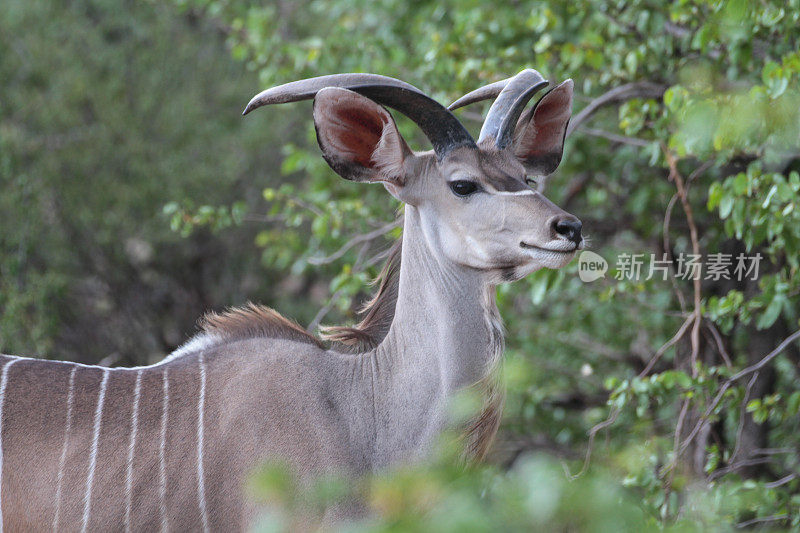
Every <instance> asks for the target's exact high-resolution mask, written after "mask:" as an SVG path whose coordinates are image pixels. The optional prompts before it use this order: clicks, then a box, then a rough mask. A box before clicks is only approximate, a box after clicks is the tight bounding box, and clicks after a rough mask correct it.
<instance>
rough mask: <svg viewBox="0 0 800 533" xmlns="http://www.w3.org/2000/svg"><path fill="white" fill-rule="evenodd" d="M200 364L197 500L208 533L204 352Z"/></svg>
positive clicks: (200, 355) (199, 359)
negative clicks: (204, 446) (204, 466)
mask: <svg viewBox="0 0 800 533" xmlns="http://www.w3.org/2000/svg"><path fill="white" fill-rule="evenodd" d="M197 359H198V361H199V364H200V398H199V399H198V400H197V498H198V503H199V506H200V519H201V523H202V525H203V531H204V532H205V533H208V531H209V528H208V510H207V509H206V483H205V479H204V477H205V471H204V468H203V445H204V443H203V439H204V437H205V418H204V416H205V409H206V405H205V403H206V362H205V359H204V358H203V352H202V351H200V353H199V354H198V356H197Z"/></svg>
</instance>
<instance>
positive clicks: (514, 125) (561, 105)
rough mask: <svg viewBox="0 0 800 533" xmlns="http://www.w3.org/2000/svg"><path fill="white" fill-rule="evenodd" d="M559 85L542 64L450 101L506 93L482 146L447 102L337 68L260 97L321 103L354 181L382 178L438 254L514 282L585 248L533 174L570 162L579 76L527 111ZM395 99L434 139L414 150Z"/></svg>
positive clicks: (572, 221)
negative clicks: (568, 137)
mask: <svg viewBox="0 0 800 533" xmlns="http://www.w3.org/2000/svg"><path fill="white" fill-rule="evenodd" d="M547 84H548V82H547V81H545V80H544V79H543V78H542V76H541V75H540V74H539V73H538V72H536V71H534V70H524V71H522V72H520V73H519V74H517V75H516V76H514V77H513V78H509V79H507V80H503V81H500V82H496V83H493V84H491V85H487V86H485V87H482V88H480V89H477V90H476V91H473V92H471V93H469V94H467V95H465V96H463V97H462V98H460V99H459V100H457V101H456V102H454V103H453V104H452V105H451V106H450V109H456V108H458V107H461V106H464V105H467V104H470V103H473V102H478V101H481V100H486V99H490V98H496V99H495V101H494V103H493V104H492V106H491V109H490V110H489V113H488V115H487V117H486V120H485V122H484V124H483V128H482V129H481V133H480V136H479V138H478V141H477V143H476V142H475V141H474V140H473V138H472V137H471V136H470V134H469V133H468V132H467V130H466V129H465V128H464V126H463V125H462V124H461V123H460V122H459V121H458V119H456V118H455V116H453V114H452V113H451V112H450V110H448V109H447V108H445V107H443V106H442V105H440V104H439V103H438V102H436V101H435V100H433V99H431V98H430V97H428V96H426V95H425V94H424V93H422V91H420V90H419V89H417V88H416V87H414V86H413V85H409V84H408V83H405V82H403V81H400V80H396V79H393V78H388V77H385V76H379V75H375V74H337V75H330V76H321V77H318V78H311V79H307V80H300V81H295V82H291V83H287V84H285V85H281V86H278V87H273V88H271V89H267V90H265V91H263V92H261V93H260V94H258V95H256V96H255V97H254V98H253V99H252V100H251V101H250V103H249V104H248V105H247V107H246V108H245V111H244V114H247V113H249V112H250V111H252V110H253V109H256V108H257V107H260V106H263V105H267V104H276V103H285V102H294V101H298V100H304V99H311V98H313V99H314V122H315V125H316V130H317V140H318V142H319V146H320V148H321V149H322V153H323V156H324V157H325V160H326V161H327V162H328V164H329V165H330V166H331V168H333V170H335V171H336V172H337V173H338V174H339V175H341V176H342V177H343V178H345V179H348V180H354V181H367V182H382V183H383V184H384V185H385V187H386V189H388V190H389V192H390V193H391V194H392V195H393V196H395V197H396V198H398V199H399V200H401V201H403V202H405V203H406V204H408V205H411V206H414V209H415V210H416V211H417V213H418V215H419V220H420V222H421V225H422V233H423V235H424V238H425V240H426V241H427V245H428V247H429V248H430V249H431V251H432V253H435V254H437V256H438V257H444V258H445V259H447V260H449V261H451V262H453V263H455V264H458V265H460V266H462V267H467V268H470V269H474V270H476V271H480V272H484V273H486V274H487V276H488V277H489V280H490V281H492V282H498V281H511V280H514V279H519V278H521V277H524V276H525V275H527V274H529V273H530V272H533V271H535V270H538V269H539V268H542V267H548V268H559V267H562V266H564V265H566V264H567V263H568V262H569V261H570V260H571V259H572V257H573V256H574V255H575V253H576V252H577V250H578V249H580V248H582V247H583V238H582V236H581V223H580V221H579V220H578V219H577V218H576V217H575V216H573V215H571V214H569V213H566V212H565V211H563V210H561V209H560V208H558V207H557V206H556V205H554V204H553V203H552V202H550V201H549V200H548V199H547V198H545V197H544V196H543V195H542V194H540V193H539V192H538V191H536V190H535V182H534V180H533V179H532V178H535V177H537V176H543V175H547V174H550V173H551V172H553V171H554V170H555V169H556V167H557V166H558V164H559V162H560V161H561V155H562V151H563V146H564V137H565V133H566V129H567V122H568V121H569V117H570V113H571V108H572V80H567V81H565V82H563V83H562V84H560V85H558V86H557V87H555V88H554V89H552V90H551V91H549V92H548V93H546V94H545V95H544V96H543V97H542V98H541V99H540V100H539V101H538V102H537V103H536V105H534V106H533V107H531V108H529V109H528V110H526V111H525V110H524V109H525V106H526V104H527V103H528V102H529V101H530V99H531V97H532V96H533V95H534V94H535V93H536V92H537V91H539V90H541V89H542V88H544V87H545V86H546V85H547ZM383 105H385V106H388V107H391V108H394V109H396V110H398V111H400V112H401V113H403V114H405V115H406V116H408V117H409V118H410V119H411V120H413V121H414V122H415V123H416V124H417V125H418V126H420V128H421V129H422V131H423V132H424V133H425V135H426V136H427V137H428V139H430V141H431V144H432V145H433V151H431V152H413V151H412V150H411V149H410V148H409V147H408V145H407V144H406V142H405V140H404V139H403V137H402V136H401V135H400V133H399V131H398V130H397V126H396V125H395V122H394V120H393V118H392V116H391V114H390V113H389V112H388V111H387V110H386V109H385V108H384V107H383Z"/></svg>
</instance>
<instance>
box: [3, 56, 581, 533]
mask: <svg viewBox="0 0 800 533" xmlns="http://www.w3.org/2000/svg"><path fill="white" fill-rule="evenodd" d="M543 85H546V82H544V80H542V78H541V76H540V75H539V74H538V73H536V72H535V71H530V70H528V71H523V72H521V73H520V74H518V75H517V76H515V77H514V78H510V79H508V80H504V81H502V82H498V83H495V84H492V85H489V86H486V87H484V88H482V89H479V90H477V91H475V92H473V93H470V94H469V95H466V96H465V97H463V98H462V99H461V100H459V101H458V102H456V103H455V104H454V106H452V107H458V106H460V105H464V104H468V103H471V102H474V101H479V100H483V99H487V98H496V100H495V102H494V104H493V106H492V108H491V110H490V111H489V115H488V116H487V119H486V122H485V124H484V127H483V130H482V131H481V136H480V138H479V140H478V143H477V144H476V143H475V141H473V140H472V138H471V137H470V136H469V134H468V133H467V131H466V130H465V129H464V128H463V126H461V124H460V123H459V122H458V120H457V119H456V118H455V117H454V116H453V115H452V114H451V113H450V112H449V111H448V110H447V109H445V108H444V107H442V106H440V105H439V104H437V103H436V102H434V101H433V100H431V99H430V98H428V97H427V96H425V95H424V94H422V93H421V92H420V91H419V90H417V89H416V88H414V87H413V86H411V85H408V84H406V83H404V82H400V81H398V80H394V79H391V78H386V77H383V76H376V75H368V74H352V75H348V74H345V75H335V76H324V77H321V78H313V79H310V80H303V81H299V82H293V83H289V84H286V85H283V86H280V87H276V88H273V89H269V90H267V91H264V92H263V93H261V94H260V95H258V96H256V97H255V98H254V99H253V100H252V101H251V103H250V104H249V106H248V108H247V110H246V112H247V111H250V110H252V109H254V108H255V107H258V106H260V105H265V104H272V103H281V102H290V101H296V100H302V99H310V98H314V100H315V105H314V119H315V124H316V127H317V136H318V140H319V143H320V147H321V148H322V151H323V154H324V157H325V158H326V160H327V161H328V162H329V163H330V165H331V167H332V168H333V169H334V170H336V172H338V173H339V174H341V175H342V176H343V177H345V178H347V179H352V180H357V181H378V182H382V183H383V184H384V185H385V186H386V188H387V189H388V190H389V192H390V193H392V194H393V195H394V196H395V197H397V198H398V199H400V200H401V201H403V202H405V204H406V207H405V213H404V233H403V238H402V246H401V247H399V248H397V249H396V250H395V252H394V253H393V255H392V257H391V258H390V260H389V263H388V264H387V267H386V269H385V271H384V279H383V281H382V284H381V286H380V288H379V290H378V294H377V296H376V298H375V299H374V300H373V302H372V303H371V304H370V308H369V311H368V312H367V316H366V319H365V321H364V322H363V323H362V324H361V325H360V326H358V327H356V328H337V329H333V330H332V332H331V335H330V338H331V339H332V343H331V345H330V346H329V347H327V348H326V347H325V345H323V343H322V342H321V341H320V340H319V339H318V338H316V337H313V336H312V335H310V334H308V333H306V332H305V331H304V330H303V329H302V328H301V327H299V326H297V325H296V324H294V323H293V322H290V321H288V320H286V319H284V318H283V317H281V316H280V315H278V314H277V313H275V312H274V311H272V310H270V309H268V308H265V307H258V306H252V305H251V306H249V307H247V308H244V309H238V310H233V311H229V312H227V313H224V314H221V315H210V316H209V317H207V318H206V319H205V321H204V323H203V331H202V332H201V333H200V334H198V335H197V336H196V337H195V338H194V339H192V340H191V341H190V342H189V343H188V344H187V345H185V346H184V347H182V348H180V349H179V350H178V351H177V352H174V353H173V354H172V355H170V356H169V357H167V358H166V359H165V360H164V361H162V362H161V363H158V364H156V365H152V366H148V367H140V368H120V369H116V368H115V369H111V368H103V367H94V366H85V365H79V364H73V363H66V362H57V361H46V360H38V359H27V358H20V357H14V356H0V473H1V475H0V483H1V485H0V529H2V528H3V527H5V529H6V530H8V531H37V530H59V531H61V530H121V529H125V530H141V531H154V530H174V531H187V530H205V531H209V530H212V531H215V530H220V531H230V530H235V529H244V528H246V527H247V525H248V524H249V523H251V521H252V520H253V519H254V516H255V512H256V509H255V507H254V506H253V505H252V504H250V503H248V500H247V498H246V497H245V491H244V487H243V485H244V482H245V480H246V478H247V476H248V473H249V472H251V471H252V469H253V468H254V467H256V466H258V465H259V464H260V463H261V462H262V461H265V460H268V459H274V458H280V459H283V460H285V461H288V463H289V464H290V465H291V466H292V467H293V468H294V469H295V471H296V472H298V474H299V475H300V478H301V479H302V480H310V479H312V478H314V477H315V476H318V475H320V474H323V473H338V474H344V475H349V476H358V475H360V474H364V473H369V472H372V471H376V470H380V469H383V468H386V467H390V466H392V465H396V464H398V463H403V462H408V461H413V460H415V459H418V458H420V457H421V456H422V455H424V454H425V453H426V451H427V450H428V449H429V447H430V445H431V443H432V442H433V441H434V439H435V438H436V436H437V435H438V434H439V433H440V432H441V431H442V430H443V428H445V426H446V425H447V423H448V421H447V417H446V415H445V413H446V409H445V407H446V402H447V401H448V399H449V398H450V397H451V396H452V395H453V394H454V392H456V391H458V390H460V389H463V388H465V387H468V386H472V385H476V384H483V385H487V384H489V385H490V381H491V379H490V378H491V376H492V374H493V372H494V371H495V370H496V367H497V364H498V361H499V359H500V356H501V353H502V331H501V325H500V321H499V317H498V314H497V309H496V307H495V304H494V287H495V285H496V284H497V283H500V282H503V281H513V280H516V279H520V278H521V277H523V276H525V275H527V274H528V273H530V272H532V271H534V270H536V269H538V268H542V267H549V268H559V267H561V266H563V265H565V264H566V263H567V262H568V261H569V260H570V259H571V258H572V257H573V255H574V253H575V251H576V250H577V249H579V248H580V247H581V246H582V238H581V235H580V223H579V222H578V221H577V219H576V218H575V217H573V216H572V215H568V214H567V213H564V212H563V211H561V210H560V209H558V208H557V207H556V206H554V205H553V204H552V203H550V202H549V201H548V200H547V199H546V198H544V197H543V196H542V195H541V194H539V193H538V192H536V191H535V190H533V189H531V188H530V187H529V185H528V184H527V178H526V177H527V176H528V175H530V174H547V173H550V172H552V171H553V170H555V168H556V166H557V165H558V163H559V161H560V159H561V152H562V148H563V140H564V135H565V131H566V126H567V121H568V119H569V114H570V109H571V102H572V83H571V81H567V82H565V83H562V84H561V85H559V86H558V87H556V88H555V89H553V90H552V91H550V92H549V93H547V94H546V95H545V96H544V97H543V98H542V99H541V100H540V101H539V102H538V103H537V104H536V106H534V107H533V108H531V109H529V110H528V111H526V112H524V113H523V112H522V110H523V108H524V107H525V105H526V103H527V102H528V100H529V99H530V98H531V96H532V94H533V93H534V92H535V91H537V90H539V89H540V88H541V87H542V86H543ZM379 104H385V105H387V106H390V107H393V108H395V109H397V110H399V111H401V112H403V113H404V114H406V115H408V116H409V117H410V118H412V119H413V120H414V121H415V122H416V123H417V124H418V125H419V126H420V127H421V129H422V130H423V132H425V134H426V135H427V136H428V138H429V139H430V140H431V142H432V144H433V147H434V150H433V151H432V152H425V153H414V152H412V151H411V150H410V149H409V148H408V146H407V145H406V143H405V141H404V140H403V138H402V137H401V136H400V134H399V133H398V132H397V129H396V127H395V124H394V121H393V119H392V117H391V115H390V114H389V113H388V112H387V111H386V109H385V108H383V107H382V106H381V105H379ZM353 343H357V344H358V345H359V346H360V349H354V348H352V346H348V345H352V344H353ZM488 388H489V389H491V386H489V387H488ZM486 394H487V400H486V405H485V406H484V409H483V411H482V412H481V413H480V414H479V416H477V417H476V419H475V420H474V422H473V423H472V425H471V426H470V427H469V434H468V436H467V446H468V447H469V449H470V451H471V452H472V453H473V455H476V456H480V455H482V454H483V452H484V451H485V450H486V448H487V446H488V444H489V442H490V441H491V438H492V437H493V435H494V433H495V432H496V429H497V424H498V422H499V413H500V407H501V404H502V399H501V395H500V394H499V393H498V391H496V390H495V391H493V392H492V391H489V390H487V391H486ZM355 512H357V510H356V509H354V508H349V507H348V508H345V507H342V508H339V509H332V510H330V512H329V515H330V517H331V518H333V519H335V518H336V517H337V516H347V515H350V514H352V513H355Z"/></svg>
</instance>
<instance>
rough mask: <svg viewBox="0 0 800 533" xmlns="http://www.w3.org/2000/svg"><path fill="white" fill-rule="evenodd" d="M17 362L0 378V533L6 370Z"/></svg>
mask: <svg viewBox="0 0 800 533" xmlns="http://www.w3.org/2000/svg"><path fill="white" fill-rule="evenodd" d="M17 361H19V359H12V360H11V361H9V362H7V363H6V364H4V365H3V377H2V378H0V533H3V497H2V494H3V406H4V405H5V400H6V386H7V385H8V369H9V368H11V366H12V365H13V364H14V363H16V362H17Z"/></svg>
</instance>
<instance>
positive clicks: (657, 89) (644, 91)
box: [567, 81, 667, 137]
mask: <svg viewBox="0 0 800 533" xmlns="http://www.w3.org/2000/svg"><path fill="white" fill-rule="evenodd" d="M666 90H667V85H664V84H661V83H655V82H652V81H637V82H635V83H628V84H625V85H620V86H619V87H615V88H613V89H611V90H610V91H608V92H607V93H605V94H603V95H601V96H598V97H597V98H595V99H594V100H592V101H591V102H589V105H587V106H586V107H584V108H583V109H581V111H580V112H579V113H578V114H577V115H575V116H573V117H572V120H570V123H569V127H567V137H569V136H570V135H571V134H572V132H573V131H575V130H576V129H577V128H578V126H580V125H581V124H583V123H584V122H586V121H587V120H589V118H590V117H591V116H592V115H594V114H595V113H596V112H597V111H598V110H599V109H601V108H603V107H605V106H607V105H612V104H619V103H622V102H626V101H628V100H633V99H634V98H658V99H660V98H661V97H662V96H664V91H666Z"/></svg>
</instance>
